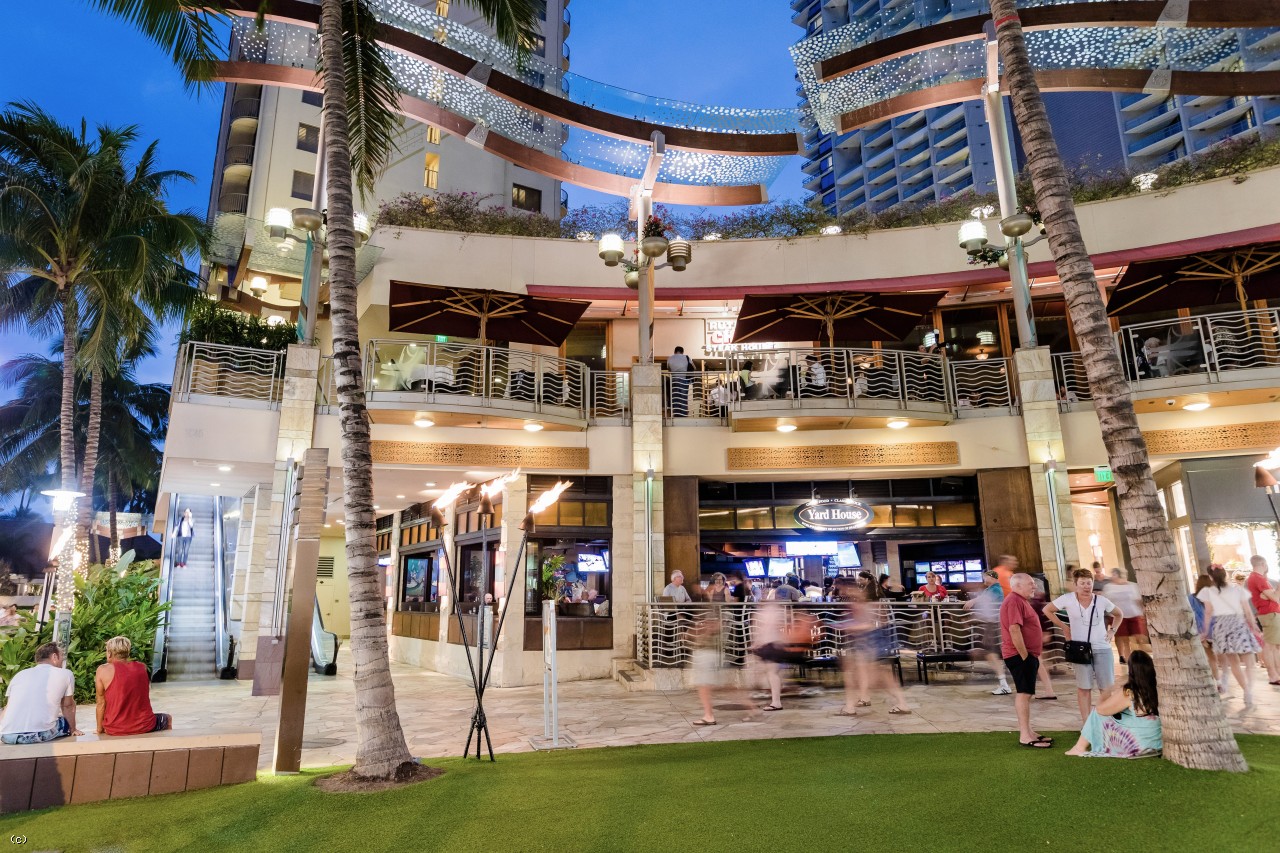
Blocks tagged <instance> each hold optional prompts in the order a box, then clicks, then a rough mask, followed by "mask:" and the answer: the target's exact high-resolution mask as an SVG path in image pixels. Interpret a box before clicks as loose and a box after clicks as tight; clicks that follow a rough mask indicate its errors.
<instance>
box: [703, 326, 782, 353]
mask: <svg viewBox="0 0 1280 853" xmlns="http://www.w3.org/2000/svg"><path fill="white" fill-rule="evenodd" d="M703 323H704V324H705V325H704V327H703V335H704V339H703V343H702V351H703V352H704V353H706V354H707V355H708V356H717V355H729V354H731V353H736V352H758V351H760V350H772V349H777V348H778V346H779V344H778V343H777V342H775V341H755V342H752V343H749V344H735V343H734V342H733V330H734V327H735V326H736V325H737V324H738V321H737V320H736V319H730V320H704V321H703Z"/></svg>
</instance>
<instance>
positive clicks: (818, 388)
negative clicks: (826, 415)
mask: <svg viewBox="0 0 1280 853" xmlns="http://www.w3.org/2000/svg"><path fill="white" fill-rule="evenodd" d="M804 361H805V383H804V385H805V396H809V397H822V396H825V395H826V393H827V369H826V368H825V367H823V366H822V362H821V361H819V360H818V357H817V356H816V355H814V354H813V353H810V354H809V355H807V356H805V359H804Z"/></svg>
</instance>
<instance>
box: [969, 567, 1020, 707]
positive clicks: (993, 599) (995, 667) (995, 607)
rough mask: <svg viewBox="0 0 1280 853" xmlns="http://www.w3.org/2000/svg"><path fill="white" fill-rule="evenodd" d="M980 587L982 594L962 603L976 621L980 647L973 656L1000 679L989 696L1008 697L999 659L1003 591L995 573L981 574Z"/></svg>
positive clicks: (1007, 685) (1002, 664) (1001, 663)
mask: <svg viewBox="0 0 1280 853" xmlns="http://www.w3.org/2000/svg"><path fill="white" fill-rule="evenodd" d="M982 586H983V589H982V592H980V593H978V594H977V595H975V596H974V597H973V598H971V599H969V600H968V601H966V602H965V603H964V609H965V610H968V611H971V612H972V613H973V615H974V616H975V617H976V618H977V620H978V628H979V632H980V637H981V639H980V643H981V646H980V648H978V649H975V650H974V655H975V656H978V655H980V656H982V657H984V658H985V659H986V661H987V663H989V664H990V665H991V668H992V671H994V672H995V673H996V676H997V677H999V679H1000V685H999V686H998V687H996V689H995V690H992V691H991V695H992V696H1008V695H1009V694H1010V693H1012V692H1013V690H1011V689H1010V688H1009V681H1008V679H1006V678H1005V674H1004V673H1005V669H1004V663H1003V661H1001V659H1000V605H1001V604H1003V603H1004V591H1003V590H1001V589H1000V579H999V578H997V577H996V573H995V572H983V574H982Z"/></svg>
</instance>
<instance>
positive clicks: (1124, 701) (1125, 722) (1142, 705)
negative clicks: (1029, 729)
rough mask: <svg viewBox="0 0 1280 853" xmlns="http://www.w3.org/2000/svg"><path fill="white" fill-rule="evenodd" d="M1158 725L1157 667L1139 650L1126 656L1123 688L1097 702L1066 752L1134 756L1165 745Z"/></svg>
mask: <svg viewBox="0 0 1280 853" xmlns="http://www.w3.org/2000/svg"><path fill="white" fill-rule="evenodd" d="M1161 729H1162V727H1161V725H1160V693H1159V691H1158V689H1157V686H1156V667H1155V664H1154V663H1152V662H1151V655H1149V654H1147V653H1146V652H1144V651H1143V650H1142V649H1137V650H1136V651H1134V653H1133V655H1132V656H1131V657H1130V658H1129V678H1128V680H1127V681H1126V682H1125V684H1124V687H1123V689H1121V690H1119V691H1117V692H1116V694H1115V695H1113V696H1112V697H1111V698H1110V699H1105V700H1103V701H1101V702H1099V703H1098V707H1096V708H1094V709H1093V711H1092V712H1091V713H1090V714H1089V718H1088V719H1087V720H1085V723H1084V728H1082V729H1081V730H1080V740H1078V741H1076V745H1075V746H1073V747H1071V749H1069V750H1067V755H1079V756H1083V757H1091V758H1137V757H1139V756H1142V755H1150V754H1153V753H1157V752H1159V751H1160V750H1161V749H1163V748H1164V739H1163V736H1162V735H1163V732H1162V730H1161Z"/></svg>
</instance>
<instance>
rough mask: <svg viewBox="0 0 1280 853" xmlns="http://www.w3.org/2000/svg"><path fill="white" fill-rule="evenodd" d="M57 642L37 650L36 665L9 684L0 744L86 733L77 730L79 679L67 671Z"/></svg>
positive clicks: (0, 716)
mask: <svg viewBox="0 0 1280 853" xmlns="http://www.w3.org/2000/svg"><path fill="white" fill-rule="evenodd" d="M65 662H66V658H65V656H64V655H63V653H62V649H61V648H59V646H58V644H57V643H45V644H44V645H42V646H40V647H39V648H37V649H36V663H35V666H31V667H28V668H27V669H24V670H22V671H21V672H19V673H18V674H17V675H15V676H14V677H13V679H12V680H11V681H10V682H9V699H8V702H7V704H6V705H5V706H4V713H3V714H0V741H3V742H4V743H7V744H19V743H44V742H46V741H51V740H56V739H58V738H64V737H68V736H70V735H76V736H77V737H78V736H80V735H82V734H84V732H82V731H80V729H78V728H76V677H75V675H74V674H72V672H71V670H69V669H64V668H63V664H64V663H65Z"/></svg>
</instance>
